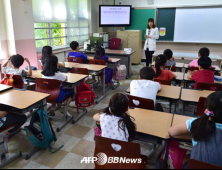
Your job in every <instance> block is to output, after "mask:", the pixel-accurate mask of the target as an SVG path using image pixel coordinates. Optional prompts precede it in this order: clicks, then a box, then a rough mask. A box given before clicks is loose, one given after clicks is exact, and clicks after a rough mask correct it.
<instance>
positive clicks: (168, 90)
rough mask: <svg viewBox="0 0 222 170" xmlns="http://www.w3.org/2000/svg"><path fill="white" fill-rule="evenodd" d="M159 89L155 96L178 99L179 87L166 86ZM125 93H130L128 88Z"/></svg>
mask: <svg viewBox="0 0 222 170" xmlns="http://www.w3.org/2000/svg"><path fill="white" fill-rule="evenodd" d="M161 87H162V90H161V91H160V92H159V93H157V96H159V97H166V98H169V99H175V100H177V99H179V98H180V92H181V87H177V86H167V85H161ZM127 92H128V93H130V88H128V90H127Z"/></svg>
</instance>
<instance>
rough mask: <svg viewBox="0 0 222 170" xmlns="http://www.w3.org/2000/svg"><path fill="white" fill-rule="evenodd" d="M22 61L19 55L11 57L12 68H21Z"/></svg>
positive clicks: (22, 58)
mask: <svg viewBox="0 0 222 170" xmlns="http://www.w3.org/2000/svg"><path fill="white" fill-rule="evenodd" d="M24 61H25V59H24V57H22V56H21V55H19V54H16V55H13V56H12V57H11V62H12V65H13V66H14V68H19V67H21V66H22V65H23V63H24Z"/></svg>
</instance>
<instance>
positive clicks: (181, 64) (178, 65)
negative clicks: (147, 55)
mask: <svg viewBox="0 0 222 170" xmlns="http://www.w3.org/2000/svg"><path fill="white" fill-rule="evenodd" d="M152 65H153V66H155V62H153V63H152ZM176 67H177V68H184V63H176Z"/></svg>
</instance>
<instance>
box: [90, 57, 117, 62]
mask: <svg viewBox="0 0 222 170" xmlns="http://www.w3.org/2000/svg"><path fill="white" fill-rule="evenodd" d="M88 58H89V59H90V60H93V59H94V57H90V56H88ZM110 59H111V60H112V62H111V63H117V62H119V61H121V59H119V58H110Z"/></svg>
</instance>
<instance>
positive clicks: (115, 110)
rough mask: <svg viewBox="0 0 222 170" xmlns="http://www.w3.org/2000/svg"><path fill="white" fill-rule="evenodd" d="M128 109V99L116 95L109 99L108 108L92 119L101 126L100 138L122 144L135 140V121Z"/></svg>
mask: <svg viewBox="0 0 222 170" xmlns="http://www.w3.org/2000/svg"><path fill="white" fill-rule="evenodd" d="M128 109H129V99H128V97H127V96H126V95H124V94H122V93H117V94H115V95H114V96H113V97H112V98H111V99H110V103H109V106H108V107H107V108H106V109H104V110H103V111H102V113H98V114H96V115H95V116H94V117H93V118H94V120H95V121H97V122H99V124H100V126H101V131H102V137H105V138H109V139H114V140H119V141H124V142H128V141H129V138H130V139H131V140H133V139H134V138H135V132H136V125H135V123H134V120H135V119H134V118H133V117H131V116H130V115H129V112H128ZM97 126H98V124H97Z"/></svg>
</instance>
